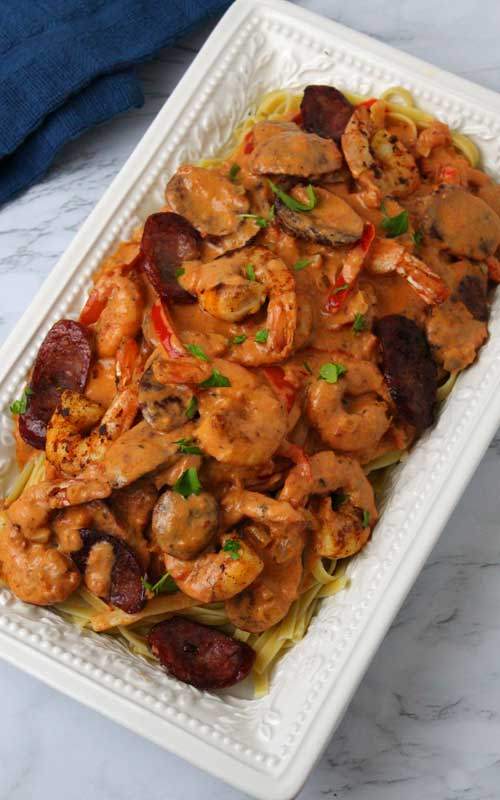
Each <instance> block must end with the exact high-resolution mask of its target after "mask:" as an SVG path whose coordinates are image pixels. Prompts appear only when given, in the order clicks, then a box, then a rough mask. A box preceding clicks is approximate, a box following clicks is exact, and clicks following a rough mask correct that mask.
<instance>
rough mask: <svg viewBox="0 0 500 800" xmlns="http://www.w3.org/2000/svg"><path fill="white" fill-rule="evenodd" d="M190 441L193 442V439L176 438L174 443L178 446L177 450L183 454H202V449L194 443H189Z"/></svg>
mask: <svg viewBox="0 0 500 800" xmlns="http://www.w3.org/2000/svg"><path fill="white" fill-rule="evenodd" d="M191 442H194V439H178V440H177V441H176V442H174V444H177V445H178V446H179V452H180V453H184V455H189V456H202V455H203V451H202V450H200V448H199V447H197V446H196V445H195V444H191Z"/></svg>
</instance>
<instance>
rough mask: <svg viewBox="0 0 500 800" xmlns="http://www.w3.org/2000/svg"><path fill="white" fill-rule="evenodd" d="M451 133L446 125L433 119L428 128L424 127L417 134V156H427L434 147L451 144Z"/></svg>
mask: <svg viewBox="0 0 500 800" xmlns="http://www.w3.org/2000/svg"><path fill="white" fill-rule="evenodd" d="M451 143H452V139H451V133H450V129H449V127H448V125H445V124H444V122H438V120H434V121H433V122H432V123H431V124H430V125H429V127H428V128H424V130H423V131H421V132H420V133H419V135H418V139H417V153H418V155H419V156H425V158H427V157H428V156H429V154H430V152H431V150H434V149H435V148H436V147H442V146H443V145H451Z"/></svg>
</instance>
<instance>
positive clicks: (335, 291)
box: [332, 283, 349, 294]
mask: <svg viewBox="0 0 500 800" xmlns="http://www.w3.org/2000/svg"><path fill="white" fill-rule="evenodd" d="M348 288H349V284H348V283H343V284H342V286H336V287H335V289H332V294H338V293H339V292H345V290H346V289H348Z"/></svg>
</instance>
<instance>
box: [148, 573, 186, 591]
mask: <svg viewBox="0 0 500 800" xmlns="http://www.w3.org/2000/svg"><path fill="white" fill-rule="evenodd" d="M141 583H142V585H143V586H144V588H145V589H147V590H148V592H153V594H155V595H159V594H164V593H165V592H176V591H177V588H178V587H177V584H176V582H175V581H174V579H173V578H172V576H171V575H170V574H169V573H168V572H166V573H165V575H162V576H161V578H160V579H159V580H157V581H156V583H150V582H149V581H147V580H146V578H141Z"/></svg>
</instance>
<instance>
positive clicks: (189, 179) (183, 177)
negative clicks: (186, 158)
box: [165, 164, 249, 236]
mask: <svg viewBox="0 0 500 800" xmlns="http://www.w3.org/2000/svg"><path fill="white" fill-rule="evenodd" d="M165 196H166V199H167V202H168V204H169V206H170V208H171V209H172V211H175V212H176V213H177V214H180V215H181V216H182V217H185V218H186V219H187V220H189V222H190V223H191V224H192V225H193V226H194V227H195V228H196V229H197V230H198V231H199V233H201V235H202V236H208V235H210V236H225V235H227V234H230V233H234V231H236V229H237V228H238V226H239V225H240V224H241V222H242V219H241V214H244V213H246V212H247V211H248V209H249V203H248V200H247V198H246V196H245V192H244V190H243V188H242V187H241V186H237V185H235V184H234V183H232V182H231V181H230V180H229V179H228V178H226V177H224V176H223V175H221V174H220V173H219V172H216V171H215V170H211V169H204V168H203V167H195V166H192V165H189V164H188V165H185V166H182V167H179V169H178V170H177V172H176V173H175V175H174V176H173V178H171V179H170V181H169V182H168V185H167V189H166V193H165Z"/></svg>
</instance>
